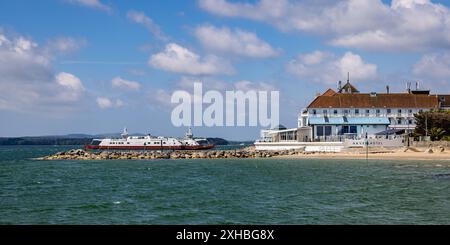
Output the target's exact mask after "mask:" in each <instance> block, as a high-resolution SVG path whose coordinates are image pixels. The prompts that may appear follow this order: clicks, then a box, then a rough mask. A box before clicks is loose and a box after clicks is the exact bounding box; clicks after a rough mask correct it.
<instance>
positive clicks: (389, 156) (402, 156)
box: [275, 149, 450, 163]
mask: <svg viewBox="0 0 450 245" xmlns="http://www.w3.org/2000/svg"><path fill="white" fill-rule="evenodd" d="M418 150H420V151H419V152H414V151H406V152H404V151H402V150H397V151H392V152H370V153H369V154H368V159H372V160H427V161H431V160H445V161H449V163H450V151H449V150H446V151H444V152H436V151H434V152H433V153H427V152H425V151H426V149H418ZM275 157H276V158H284V159H310V158H317V159H366V153H365V152H363V151H360V152H340V153H313V154H295V155H284V156H275Z"/></svg>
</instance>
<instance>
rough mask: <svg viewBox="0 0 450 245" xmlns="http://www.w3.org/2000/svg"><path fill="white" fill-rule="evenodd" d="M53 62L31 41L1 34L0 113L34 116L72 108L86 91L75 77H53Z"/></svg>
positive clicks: (50, 56)
mask: <svg viewBox="0 0 450 245" xmlns="http://www.w3.org/2000/svg"><path fill="white" fill-rule="evenodd" d="M52 59H53V57H52V55H51V53H49V52H48V50H46V48H41V47H39V45H38V44H37V43H35V42H34V41H33V40H31V39H30V38H26V37H23V36H12V35H9V36H8V35H6V34H4V33H1V32H0V90H1V91H3V93H0V101H1V106H0V109H2V110H12V111H22V112H36V111H40V110H54V109H57V108H63V107H64V108H66V109H67V108H69V107H72V106H74V104H76V102H77V101H78V100H79V99H80V98H81V97H82V96H83V95H84V91H85V89H84V87H83V85H82V83H81V81H80V79H79V78H77V77H76V76H74V75H72V74H69V73H64V72H62V73H59V74H55V72H54V71H53V66H52Z"/></svg>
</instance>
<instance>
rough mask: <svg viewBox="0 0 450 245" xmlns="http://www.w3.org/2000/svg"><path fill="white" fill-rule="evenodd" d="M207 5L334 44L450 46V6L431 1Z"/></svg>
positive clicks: (213, 1)
mask: <svg viewBox="0 0 450 245" xmlns="http://www.w3.org/2000/svg"><path fill="white" fill-rule="evenodd" d="M199 5H200V7H201V8H203V9H204V10H206V11H208V12H210V13H212V14H216V15H220V16H227V17H241V18H247V19H251V20H255V21H262V22H266V23H268V24H271V25H274V26H275V27H277V28H278V29H280V30H282V31H299V32H307V33H313V34H315V35H319V36H322V37H324V38H325V39H326V40H328V42H329V43H330V44H332V45H335V46H340V47H348V48H359V49H363V50H380V51H392V52H398V51H417V50H429V49H433V48H436V47H444V48H448V47H450V34H449V33H450V9H449V8H447V7H445V6H443V5H441V4H438V3H432V2H431V1H429V0H393V1H392V2H391V5H389V4H386V3H383V2H382V1H381V0H348V1H331V0H320V1H317V0H303V1H289V0H279V1H271V0H260V1H257V2H255V3H242V2H234V1H233V2H231V1H227V0H199Z"/></svg>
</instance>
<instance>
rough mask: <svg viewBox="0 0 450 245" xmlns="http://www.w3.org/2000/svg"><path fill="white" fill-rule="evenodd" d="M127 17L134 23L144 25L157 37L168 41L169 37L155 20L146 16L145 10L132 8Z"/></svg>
mask: <svg viewBox="0 0 450 245" xmlns="http://www.w3.org/2000/svg"><path fill="white" fill-rule="evenodd" d="M127 18H128V19H129V20H131V21H133V22H134V23H137V24H140V25H143V26H144V27H145V28H146V29H147V30H148V31H149V32H150V33H152V34H153V35H154V36H155V37H156V38H158V39H160V40H163V41H166V40H168V39H169V38H168V37H167V36H166V35H165V34H164V33H163V32H162V31H161V28H160V27H159V26H158V25H157V24H155V23H154V22H153V20H152V19H151V18H150V17H148V16H146V15H145V14H144V12H139V11H134V10H130V11H128V13H127Z"/></svg>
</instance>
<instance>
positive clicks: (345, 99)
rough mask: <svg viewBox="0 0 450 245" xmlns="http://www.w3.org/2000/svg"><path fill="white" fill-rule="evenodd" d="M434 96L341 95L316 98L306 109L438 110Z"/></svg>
mask: <svg viewBox="0 0 450 245" xmlns="http://www.w3.org/2000/svg"><path fill="white" fill-rule="evenodd" d="M438 107H439V98H438V97H437V96H436V95H423V94H410V93H389V94H386V93H383V94H342V93H336V94H334V95H332V96H330V93H329V92H326V93H325V94H323V95H320V96H318V97H317V98H315V99H314V101H313V102H311V104H310V105H309V106H308V108H438Z"/></svg>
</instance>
